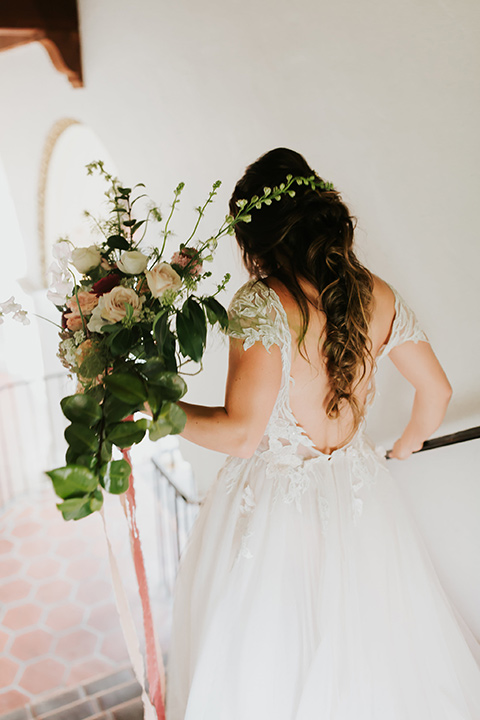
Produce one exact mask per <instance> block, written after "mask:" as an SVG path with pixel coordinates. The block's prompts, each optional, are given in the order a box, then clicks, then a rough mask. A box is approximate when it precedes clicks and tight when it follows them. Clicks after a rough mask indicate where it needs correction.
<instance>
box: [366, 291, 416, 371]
mask: <svg viewBox="0 0 480 720" xmlns="http://www.w3.org/2000/svg"><path fill="white" fill-rule="evenodd" d="M389 287H390V288H391V290H392V291H393V294H394V295H395V318H394V321H393V325H392V332H391V333H390V338H389V340H388V342H387V343H386V344H385V345H384V346H383V348H382V350H381V351H380V353H379V354H378V356H377V357H383V356H385V355H388V353H389V352H390V350H393V348H394V347H396V346H397V345H401V344H402V343H404V342H414V343H418V342H419V341H423V342H428V337H427V336H426V334H425V333H424V332H423V330H422V328H421V327H420V324H419V322H418V320H417V317H416V315H415V313H414V312H413V310H412V309H411V308H410V307H409V306H408V305H407V303H406V302H405V300H404V299H403V298H402V296H401V295H400V294H399V293H398V292H397V291H396V290H395V288H394V287H392V286H391V285H390V286H389Z"/></svg>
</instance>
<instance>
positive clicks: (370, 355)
mask: <svg viewBox="0 0 480 720" xmlns="http://www.w3.org/2000/svg"><path fill="white" fill-rule="evenodd" d="M287 174H291V175H293V176H304V177H308V176H311V175H314V172H313V171H312V170H311V168H310V167H309V166H308V165H307V163H306V161H305V159H304V158H303V157H302V156H301V155H299V154H298V153H296V152H293V151H291V150H286V149H281V148H280V149H276V150H273V151H271V152H269V153H267V154H266V155H264V156H262V157H261V158H260V159H259V160H257V161H256V162H255V163H253V164H252V165H251V166H250V167H248V168H247V170H246V173H245V175H244V177H243V178H242V179H241V180H240V181H239V182H238V183H237V186H236V188H235V191H234V193H233V196H232V199H231V212H232V214H236V212H237V209H238V201H241V200H244V199H247V200H249V199H250V198H252V197H253V196H254V195H263V188H264V187H270V188H271V187H273V186H278V185H280V183H281V182H282V181H284V180H285V177H286V175H287ZM315 177H316V178H317V179H318V180H320V178H318V176H315ZM353 234H354V225H353V220H352V217H351V216H350V214H349V211H348V209H347V207H346V206H345V204H344V203H343V202H342V200H341V198H340V195H339V193H338V192H336V191H335V190H321V189H315V190H312V189H311V188H310V187H309V186H305V185H301V186H298V185H295V194H294V196H293V197H290V196H284V197H282V199H281V200H280V201H279V202H272V203H271V205H270V206H267V207H265V206H262V207H261V208H260V209H258V210H255V211H253V213H252V217H251V222H248V223H245V222H244V223H240V224H239V225H237V227H236V238H237V241H238V244H239V246H240V248H241V251H242V253H243V258H244V262H245V265H246V267H247V269H248V271H249V273H250V275H251V280H250V281H249V282H247V283H246V284H245V285H244V286H243V287H242V288H240V290H239V291H238V292H237V293H236V295H235V297H234V298H233V301H232V303H231V306H230V313H229V314H230V330H229V334H230V357H229V368H228V378H227V387H226V395H225V405H224V407H203V406H198V405H192V404H189V403H184V402H182V403H179V404H180V405H181V407H182V408H183V409H184V410H185V412H186V413H187V423H186V426H185V430H184V432H183V436H184V437H185V438H187V439H188V440H190V441H192V442H194V443H197V444H199V445H202V446H203V447H206V448H211V449H213V450H218V451H220V452H223V453H227V454H228V455H230V457H229V458H228V459H227V461H226V463H225V465H224V467H223V468H222V470H221V471H220V473H219V475H218V477H217V479H216V481H215V482H214V483H213V485H212V486H211V488H210V490H209V492H208V494H207V497H206V499H205V502H204V505H203V507H202V508H201V511H200V514H199V516H198V519H197V521H196V524H195V526H194V529H193V532H192V535H191V537H190V540H189V543H188V546H187V548H186V551H185V553H184V555H183V556H182V560H181V563H180V569H179V574H178V578H177V584H176V591H175V602H174V613H173V632H172V646H171V651H170V658H169V665H168V671H167V718H168V720H474V719H475V720H478V719H479V718H480V669H479V667H478V665H477V663H476V661H475V659H474V652H475V641H474V639H473V637H472V635H471V634H470V633H469V631H468V629H467V628H466V627H465V626H464V624H463V623H462V620H461V618H460V617H459V616H458V615H457V614H456V612H455V609H454V608H453V607H452V605H451V603H450V602H449V600H448V598H447V597H446V596H445V593H444V591H443V589H442V587H441V586H440V584H439V581H438V579H437V576H436V574H435V571H434V569H433V567H432V564H431V561H430V559H429V557H428V555H427V553H426V551H425V548H424V545H423V542H422V539H421V537H420V536H419V534H418V532H417V530H416V527H415V525H414V523H413V521H412V518H411V517H410V515H409V514H408V512H407V510H406V508H405V506H404V504H403V502H402V500H401V497H400V496H399V493H398V489H397V487H396V483H395V481H394V479H393V478H392V476H391V475H390V474H389V472H388V470H387V467H386V462H385V459H384V458H383V457H382V455H381V453H380V452H379V451H376V449H375V447H374V446H373V445H372V444H371V443H370V441H369V440H368V439H367V437H366V436H365V434H364V425H365V415H366V410H367V407H368V405H369V404H370V402H371V400H372V398H373V395H374V373H375V369H376V366H377V363H378V360H379V359H380V358H382V357H384V356H386V355H388V356H389V357H390V359H391V360H392V361H393V363H394V364H395V366H396V367H397V369H398V370H399V371H400V373H401V374H402V375H403V376H404V377H405V378H406V379H407V380H408V381H409V382H410V383H411V384H412V385H413V386H414V388H415V390H416V393H415V400H414V403H413V409H412V414H411V418H410V421H409V422H408V424H407V426H406V428H405V430H404V432H403V433H402V435H401V437H400V438H399V439H398V440H397V441H396V442H395V444H394V446H393V450H392V452H391V457H393V458H398V459H405V458H408V457H409V456H410V454H411V453H412V452H413V451H415V450H418V449H420V448H421V446H422V444H423V442H424V441H425V440H426V438H428V437H429V436H430V435H431V434H432V433H433V432H434V431H435V430H436V429H437V428H438V426H439V425H440V423H441V421H442V419H443V417H444V414H445V410H446V407H447V404H448V401H449V398H450V395H451V388H450V385H449V382H448V380H447V378H446V376H445V373H444V372H443V370H442V368H441V366H440V364H439V362H438V360H437V358H436V357H435V355H434V353H433V350H432V348H431V346H430V344H429V342H428V339H427V337H426V335H425V334H424V332H422V330H421V329H420V327H419V326H418V322H417V320H416V318H415V315H414V314H413V312H412V310H411V309H410V308H409V307H408V305H406V303H405V302H404V301H403V300H402V298H401V297H400V296H399V295H398V293H397V292H396V291H395V290H394V289H393V288H392V287H391V286H390V285H388V284H387V283H386V282H384V281H383V280H381V279H380V278H378V277H375V276H374V275H372V274H371V273H370V272H369V271H368V270H367V269H366V268H365V267H363V266H362V265H361V264H360V263H359V261H358V260H357V258H356V257H355V254H354V252H353V248H352V244H353Z"/></svg>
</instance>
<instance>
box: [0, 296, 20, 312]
mask: <svg viewBox="0 0 480 720" xmlns="http://www.w3.org/2000/svg"><path fill="white" fill-rule="evenodd" d="M21 309H22V306H21V305H20V304H19V303H17V302H15V298H14V297H13V295H12V297H10V298H8V300H5V302H3V303H0V310H1V311H2V313H3V314H4V315H8V313H16V312H18V311H19V310H21Z"/></svg>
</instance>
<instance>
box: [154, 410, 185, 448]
mask: <svg viewBox="0 0 480 720" xmlns="http://www.w3.org/2000/svg"><path fill="white" fill-rule="evenodd" d="M186 420H187V416H186V414H185V412H184V411H183V410H182V409H181V408H180V407H179V406H178V405H175V403H173V402H168V401H167V402H164V403H163V404H162V408H161V411H160V414H159V416H158V418H157V419H156V420H154V421H153V422H152V423H150V427H149V430H148V434H149V437H150V440H159V439H160V438H162V437H165V436H166V435H176V434H178V433H181V432H182V430H183V428H184V427H185V423H186Z"/></svg>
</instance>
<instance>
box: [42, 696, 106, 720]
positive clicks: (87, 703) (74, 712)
mask: <svg viewBox="0 0 480 720" xmlns="http://www.w3.org/2000/svg"><path fill="white" fill-rule="evenodd" d="M102 709H104V708H100V707H99V706H98V703H97V701H96V698H95V697H93V698H92V697H84V698H82V699H81V700H77V701H76V702H73V703H69V704H67V705H63V706H62V707H59V708H56V709H55V710H52V711H50V712H47V713H44V714H43V715H37V718H38V720H86V718H89V717H90V716H91V715H98V713H99V711H100V710H102Z"/></svg>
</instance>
